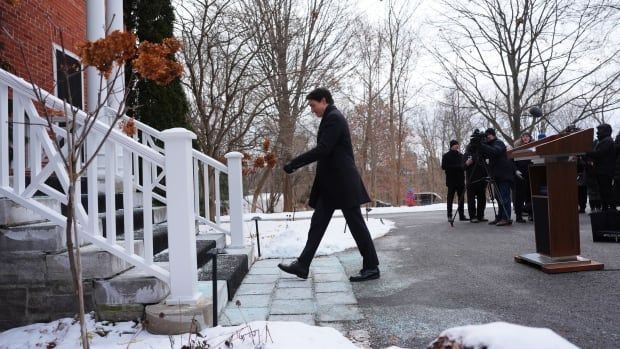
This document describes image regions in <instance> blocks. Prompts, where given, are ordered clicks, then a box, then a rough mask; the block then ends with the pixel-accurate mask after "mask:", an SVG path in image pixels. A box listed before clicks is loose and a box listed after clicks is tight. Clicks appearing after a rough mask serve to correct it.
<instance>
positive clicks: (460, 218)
mask: <svg viewBox="0 0 620 349" xmlns="http://www.w3.org/2000/svg"><path fill="white" fill-rule="evenodd" d="M468 220H469V218H467V217H465V216H460V217H459V221H461V222H463V221H468Z"/></svg>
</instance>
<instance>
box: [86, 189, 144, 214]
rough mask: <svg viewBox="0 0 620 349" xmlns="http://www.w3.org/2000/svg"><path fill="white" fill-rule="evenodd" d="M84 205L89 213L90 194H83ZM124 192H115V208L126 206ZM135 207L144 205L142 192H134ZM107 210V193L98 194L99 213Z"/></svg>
mask: <svg viewBox="0 0 620 349" xmlns="http://www.w3.org/2000/svg"><path fill="white" fill-rule="evenodd" d="M81 196H82V198H81V199H82V206H84V210H86V212H87V213H88V194H82V195H81ZM124 196H125V194H124V193H115V194H114V208H116V209H117V210H120V209H123V208H124ZM133 207H134V208H136V207H142V193H141V192H134V193H133ZM105 210H106V196H105V193H99V194H97V211H98V212H99V213H101V212H105Z"/></svg>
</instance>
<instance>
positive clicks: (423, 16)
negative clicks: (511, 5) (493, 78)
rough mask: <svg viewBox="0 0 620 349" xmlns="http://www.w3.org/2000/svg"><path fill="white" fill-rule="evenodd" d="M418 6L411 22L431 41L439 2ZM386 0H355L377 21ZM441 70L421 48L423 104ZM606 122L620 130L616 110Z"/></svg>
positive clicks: (432, 92)
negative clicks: (432, 25) (432, 22)
mask: <svg viewBox="0 0 620 349" xmlns="http://www.w3.org/2000/svg"><path fill="white" fill-rule="evenodd" d="M394 1H395V3H396V4H401V3H405V4H411V6H415V4H417V3H418V1H417V0H394ZM420 1H421V3H420V7H419V8H418V9H417V10H416V13H415V14H414V18H413V22H414V23H416V25H419V26H420V29H421V30H420V33H422V34H423V35H422V37H421V39H422V41H423V42H425V43H426V44H428V43H429V42H432V40H433V38H435V37H436V36H435V35H433V32H434V28H432V27H430V26H429V25H428V24H424V23H425V22H426V21H429V20H430V21H432V18H433V16H437V13H436V11H437V10H440V6H441V4H440V3H439V2H437V1H433V0H420ZM387 2H388V0H357V1H356V5H357V7H358V8H359V9H360V11H361V12H362V13H365V14H366V15H367V16H368V18H369V19H371V20H373V19H376V20H377V21H379V20H381V19H383V18H384V16H385V13H386V10H385V9H386V5H387ZM440 72H441V68H440V67H439V66H438V65H437V64H436V63H435V62H434V60H433V58H432V57H430V55H428V54H427V53H426V52H425V51H423V50H422V56H421V57H420V58H419V60H418V64H417V67H416V69H415V70H414V78H416V79H418V80H420V81H425V83H426V84H427V86H428V87H427V88H426V89H424V91H423V92H422V93H423V95H424V97H423V98H424V99H425V102H424V104H431V105H432V104H434V103H432V102H433V101H434V99H435V98H436V96H437V91H438V89H437V87H436V86H435V85H433V83H432V81H433V80H435V79H436V78H437V75H436V74H438V73H440ZM608 122H609V123H610V124H611V125H612V127H613V135H614V137H615V135H616V134H617V133H618V131H620V113H618V112H616V113H615V116H613V117H612V119H611V120H608ZM548 131H549V132H553V131H552V129H550V130H548ZM553 133H554V132H553Z"/></svg>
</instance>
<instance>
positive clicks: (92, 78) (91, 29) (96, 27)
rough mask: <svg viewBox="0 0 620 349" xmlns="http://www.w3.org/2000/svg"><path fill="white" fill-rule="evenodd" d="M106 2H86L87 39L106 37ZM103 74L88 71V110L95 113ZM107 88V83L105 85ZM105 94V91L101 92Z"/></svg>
mask: <svg viewBox="0 0 620 349" xmlns="http://www.w3.org/2000/svg"><path fill="white" fill-rule="evenodd" d="M104 14H105V2H104V1H101V0H87V1H86V39H87V40H88V41H95V40H99V39H101V38H103V37H105V15H104ZM100 78H101V74H99V72H98V71H97V69H95V68H93V67H88V68H87V69H86V79H87V81H88V83H87V89H88V91H87V96H88V98H87V103H88V110H89V111H93V110H95V109H96V107H97V95H98V93H99V82H100V80H99V79H100ZM103 86H105V82H104V84H103ZM101 93H105V91H101Z"/></svg>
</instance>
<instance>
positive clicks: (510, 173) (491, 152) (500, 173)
mask: <svg viewBox="0 0 620 349" xmlns="http://www.w3.org/2000/svg"><path fill="white" fill-rule="evenodd" d="M480 153H481V154H482V156H484V157H485V158H487V159H489V166H488V169H489V172H490V173H489V175H490V176H491V177H493V179H494V180H495V181H497V182H513V181H514V173H515V167H514V163H513V162H512V161H510V160H508V156H507V154H506V145H505V144H504V142H502V141H500V140H499V139H497V138H495V139H494V140H492V141H490V142H486V143H484V142H483V143H482V144H481V145H480Z"/></svg>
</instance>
